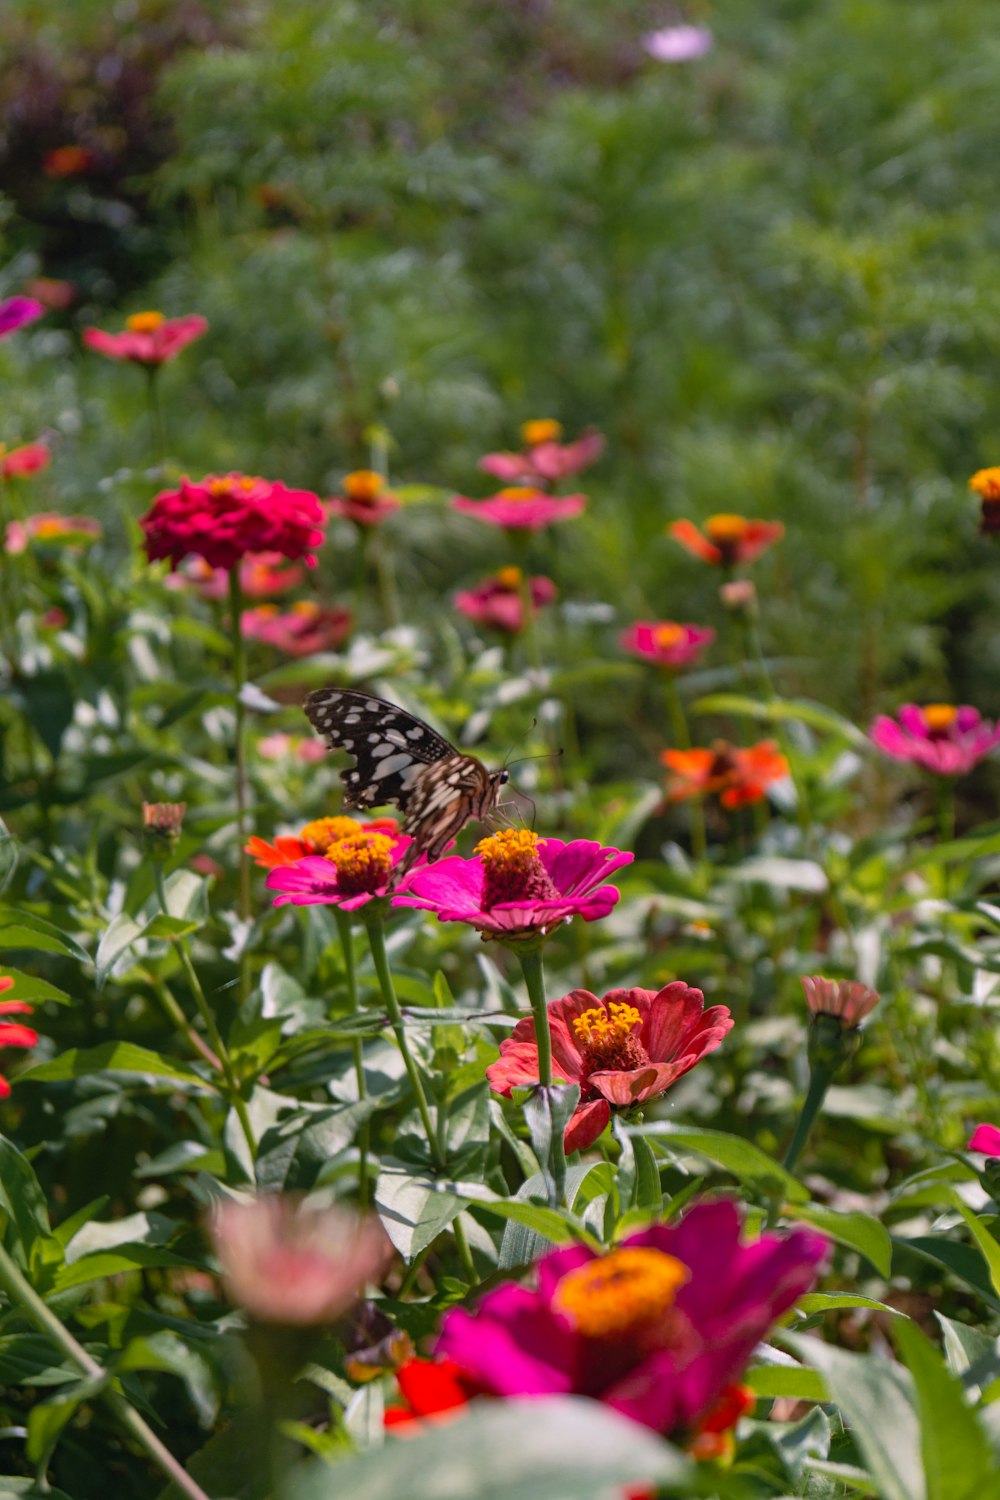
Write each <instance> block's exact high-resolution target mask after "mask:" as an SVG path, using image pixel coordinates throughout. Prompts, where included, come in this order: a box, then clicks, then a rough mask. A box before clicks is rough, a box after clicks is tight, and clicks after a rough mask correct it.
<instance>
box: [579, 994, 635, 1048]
mask: <svg viewBox="0 0 1000 1500" xmlns="http://www.w3.org/2000/svg"><path fill="white" fill-rule="evenodd" d="M641 1020H642V1017H641V1016H640V1014H639V1012H638V1011H637V1010H636V1008H635V1006H634V1005H627V1004H626V1003H625V1002H624V1001H621V1000H612V1001H610V1002H609V1004H608V1006H607V1008H605V1007H604V1006H601V1005H592V1006H591V1008H590V1010H585V1011H584V1013H583V1015H582V1016H577V1018H576V1020H575V1021H574V1022H573V1030H574V1031H575V1032H576V1034H577V1038H578V1039H579V1040H580V1041H581V1042H599V1041H603V1039H604V1038H605V1037H612V1036H628V1035H629V1034H630V1033H631V1031H632V1028H633V1027H634V1026H638V1024H639V1022H640V1021H641Z"/></svg>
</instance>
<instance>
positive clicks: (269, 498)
mask: <svg viewBox="0 0 1000 1500" xmlns="http://www.w3.org/2000/svg"><path fill="white" fill-rule="evenodd" d="M139 525H140V526H141V527H142V529H143V531H144V532H145V533H146V556H147V557H148V558H149V560H150V562H155V561H156V560H157V559H158V558H161V557H168V558H169V559H170V561H171V562H172V563H173V565H174V567H175V568H176V567H177V565H178V563H179V562H180V561H181V559H182V558H184V557H186V556H187V555H188V554H189V553H193V554H194V555H195V556H196V557H203V558H204V559H205V561H206V562H207V563H208V564H209V565H210V566H211V567H213V568H234V567H236V565H237V563H239V562H240V561H241V560H242V559H243V558H245V557H246V556H247V554H248V553H251V552H280V553H281V555H282V557H288V558H291V559H293V560H297V559H300V558H301V559H302V560H303V561H304V562H305V564H306V566H307V567H313V566H314V565H315V562H316V558H315V555H314V549H315V548H316V547H318V546H319V545H320V544H321V542H322V541H323V507H322V506H321V505H320V502H319V498H318V496H316V495H314V494H312V492H311V491H309V490H290V489H288V488H287V486H285V485H283V484H281V483H280V482H276V481H273V480H270V479H251V478H249V477H247V476H246V475H244V474H226V475H223V476H221V477H217V476H216V475H214V474H209V475H207V476H206V478H204V479H200V480H198V481H197V482H195V481H193V480H191V479H182V480H181V487H180V489H179V490H164V491H163V492H162V493H161V494H159V495H157V497H156V499H155V500H154V501H153V504H152V506H151V507H150V509H149V510H148V511H147V513H146V514H145V515H144V516H142V517H141V518H140V521H139Z"/></svg>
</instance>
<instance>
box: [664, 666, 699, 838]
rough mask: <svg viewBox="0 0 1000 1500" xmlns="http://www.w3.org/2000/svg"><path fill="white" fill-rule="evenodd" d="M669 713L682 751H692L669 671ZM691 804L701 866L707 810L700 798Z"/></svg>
mask: <svg viewBox="0 0 1000 1500" xmlns="http://www.w3.org/2000/svg"><path fill="white" fill-rule="evenodd" d="M666 679H667V713H668V714H669V716H670V730H671V733H672V735H673V738H674V740H675V741H676V743H677V745H678V748H679V749H681V750H690V748H691V733H690V731H689V729H688V722H687V716H686V715H685V713H684V705H683V703H682V702H681V695H680V691H679V689H678V687H677V674H676V673H675V672H671V671H669V670H668V671H667V674H666ZM690 802H691V809H690V811H691V852H692V854H693V855H694V857H695V859H696V860H697V861H698V863H699V864H704V862H705V859H706V858H707V855H708V841H707V839H706V837H705V808H704V804H703V803H702V800H701V798H700V797H692V798H691V799H690Z"/></svg>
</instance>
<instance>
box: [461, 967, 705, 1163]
mask: <svg viewBox="0 0 1000 1500" xmlns="http://www.w3.org/2000/svg"><path fill="white" fill-rule="evenodd" d="M704 1002H705V997H704V995H703V994H702V992H701V990H695V989H691V988H690V986H689V985H686V984H684V982H683V981H682V980H679V979H677V980H674V982H673V983H672V984H668V985H666V986H665V987H664V988H663V989H662V990H659V991H657V990H640V989H631V990H610V991H609V992H608V994H606V995H605V996H604V998H603V999H601V1000H598V998H597V996H596V995H592V994H591V993H590V991H589V990H573V991H571V993H570V994H568V995H564V996H563V998H562V999H561V1000H553V1001H551V1002H550V1003H549V1033H550V1035H551V1037H552V1059H553V1067H554V1070H555V1072H556V1074H557V1075H558V1076H559V1077H561V1078H563V1079H565V1080H566V1082H568V1083H578V1084H579V1085H580V1102H579V1104H578V1105H577V1107H576V1109H575V1110H574V1111H573V1115H572V1118H571V1119H570V1121H569V1124H568V1125H567V1126H566V1136H565V1145H566V1150H567V1151H586V1149H587V1147H588V1146H592V1145H593V1144H594V1142H595V1141H596V1140H597V1137H598V1136H599V1135H600V1134H601V1132H602V1130H603V1129H604V1127H605V1126H606V1125H607V1124H608V1122H609V1121H610V1119H611V1109H612V1106H614V1108H616V1109H630V1108H632V1107H633V1106H634V1105H636V1104H643V1103H645V1101H646V1100H647V1099H655V1098H658V1097H659V1095H660V1094H663V1093H665V1092H666V1090H667V1089H668V1088H669V1087H670V1085H671V1084H672V1083H676V1081H677V1079H678V1078H680V1077H682V1076H683V1075H684V1074H685V1073H689V1072H690V1071H691V1069H692V1068H693V1067H694V1065H695V1063H697V1062H699V1061H700V1060H701V1058H703V1057H704V1056H705V1054H706V1053H707V1052H714V1051H715V1049H716V1047H718V1046H719V1045H720V1044H721V1042H722V1040H723V1038H724V1037H725V1036H726V1035H727V1033H728V1032H730V1031H731V1030H732V1028H733V1020H732V1016H731V1015H730V1012H729V1009H728V1007H726V1006H725V1005H713V1006H710V1007H709V1009H708V1010H705V1008H704ZM486 1077H487V1078H488V1079H489V1083H490V1088H491V1089H493V1090H494V1092H495V1093H498V1094H502V1095H503V1097H504V1098H505V1099H509V1098H510V1092H511V1089H513V1088H518V1087H519V1086H520V1085H522V1084H534V1083H537V1082H538V1042H537V1033H536V1031H535V1019H534V1017H533V1016H525V1017H524V1019H523V1020H520V1021H518V1023H517V1025H516V1027H515V1028H514V1031H513V1034H512V1035H511V1036H509V1037H506V1038H505V1039H504V1040H503V1041H502V1042H501V1043H500V1057H499V1060H498V1061H497V1062H495V1063H491V1064H490V1066H489V1067H488V1068H487V1069H486Z"/></svg>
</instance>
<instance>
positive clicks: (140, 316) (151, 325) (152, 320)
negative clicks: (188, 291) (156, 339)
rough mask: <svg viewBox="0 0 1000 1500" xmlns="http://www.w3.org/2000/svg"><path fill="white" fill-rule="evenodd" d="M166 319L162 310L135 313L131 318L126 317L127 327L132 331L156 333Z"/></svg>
mask: <svg viewBox="0 0 1000 1500" xmlns="http://www.w3.org/2000/svg"><path fill="white" fill-rule="evenodd" d="M166 321H167V320H166V318H165V317H164V316H163V314H162V313H161V312H141V313H133V314H132V316H131V317H130V318H126V319H125V327H126V328H127V329H128V330H129V332H130V333H155V332H156V330H157V328H159V327H160V325H161V324H162V323H165V322H166Z"/></svg>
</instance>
